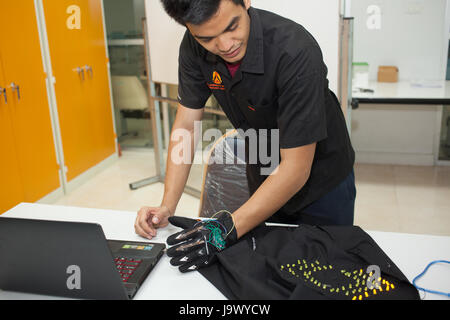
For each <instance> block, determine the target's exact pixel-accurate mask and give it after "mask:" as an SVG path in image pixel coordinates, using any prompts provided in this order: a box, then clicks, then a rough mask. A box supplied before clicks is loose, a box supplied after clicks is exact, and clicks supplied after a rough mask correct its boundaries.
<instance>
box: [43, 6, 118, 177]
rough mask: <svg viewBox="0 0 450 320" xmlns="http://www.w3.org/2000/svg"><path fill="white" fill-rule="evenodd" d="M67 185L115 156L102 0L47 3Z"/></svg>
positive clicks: (51, 55)
mask: <svg viewBox="0 0 450 320" xmlns="http://www.w3.org/2000/svg"><path fill="white" fill-rule="evenodd" d="M43 8H44V15H45V23H46V27H47V37H48V44H49V49H50V57H51V64H52V70H53V75H54V77H55V80H56V82H55V95H56V104H57V109H58V116H59V127H60V130H61V140H62V146H63V152H64V162H65V165H66V167H67V172H66V177H67V180H68V181H71V180H72V179H73V178H75V177H77V176H78V175H79V174H81V173H83V172H85V171H86V170H87V169H89V168H91V167H93V166H94V165H96V164H98V163H99V162H101V161H102V160H104V159H106V158H107V157H109V156H111V155H112V154H114V153H115V152H116V143H115V139H116V137H115V133H114V127H113V115H112V108H111V100H110V88H109V80H108V69H107V62H108V61H107V55H106V47H105V37H104V30H103V13H102V5H101V0H58V1H54V0H43Z"/></svg>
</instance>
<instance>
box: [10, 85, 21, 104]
mask: <svg viewBox="0 0 450 320" xmlns="http://www.w3.org/2000/svg"><path fill="white" fill-rule="evenodd" d="M11 89H12V91H17V99H18V100H20V87H19V85H16V84H15V83H14V82H11Z"/></svg>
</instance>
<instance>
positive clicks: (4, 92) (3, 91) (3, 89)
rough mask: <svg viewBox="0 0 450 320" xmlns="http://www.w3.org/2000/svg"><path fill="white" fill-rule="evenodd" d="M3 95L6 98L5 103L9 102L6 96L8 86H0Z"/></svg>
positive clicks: (0, 92)
mask: <svg viewBox="0 0 450 320" xmlns="http://www.w3.org/2000/svg"><path fill="white" fill-rule="evenodd" d="M1 94H2V95H3V98H4V99H5V104H8V100H7V98H6V88H2V87H0V95H1Z"/></svg>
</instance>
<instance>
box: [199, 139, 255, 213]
mask: <svg viewBox="0 0 450 320" xmlns="http://www.w3.org/2000/svg"><path fill="white" fill-rule="evenodd" d="M206 161H207V162H206V166H205V172H204V183H203V189H202V193H201V197H200V212H199V216H200V217H211V216H213V215H214V214H215V213H216V212H218V211H220V210H227V211H229V212H230V213H233V212H234V211H236V210H237V209H238V208H239V207H240V206H242V205H243V204H244V203H245V202H246V201H247V200H248V199H249V189H248V182H247V175H246V164H245V141H244V139H242V138H240V137H239V136H238V134H237V132H236V131H231V132H229V133H227V134H226V135H224V136H223V137H222V138H221V139H219V140H218V141H217V142H216V143H215V145H214V146H213V147H212V148H211V150H210V153H209V156H208V159H206Z"/></svg>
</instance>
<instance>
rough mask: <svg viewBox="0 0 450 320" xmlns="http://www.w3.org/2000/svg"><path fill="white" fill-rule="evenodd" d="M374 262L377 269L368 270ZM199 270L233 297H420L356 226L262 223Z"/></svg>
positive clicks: (340, 298) (351, 298)
mask: <svg viewBox="0 0 450 320" xmlns="http://www.w3.org/2000/svg"><path fill="white" fill-rule="evenodd" d="M374 265H375V266H378V267H379V270H380V273H379V274H378V273H377V274H375V273H374V272H375V271H374V272H372V273H369V272H368V270H367V269H368V267H369V266H374ZM199 272H200V273H201V274H202V275H203V276H204V277H205V278H206V279H208V280H209V281H210V282H211V283H212V284H213V285H214V286H215V287H217V289H219V290H220V291H221V292H222V293H223V294H224V295H225V296H226V297H227V298H228V299H232V300H237V299H251V300H256V299H261V300H272V299H273V300H284V299H302V300H303V299H320V300H322V299H332V300H335V299H336V300H369V299H383V300H384V299H419V294H418V291H417V289H416V288H415V287H414V286H413V285H412V284H410V282H409V281H408V279H407V278H406V277H405V276H404V275H403V273H402V272H401V271H400V270H399V268H398V267H397V266H396V265H395V264H394V263H393V262H392V260H391V259H390V258H389V257H388V256H387V255H386V254H385V253H384V252H383V251H382V250H381V248H380V247H379V246H378V245H377V244H376V243H375V241H374V240H373V239H372V238H371V237H370V236H369V235H368V234H367V233H366V232H364V231H363V230H362V229H361V228H359V227H356V226H349V227H342V226H328V227H322V226H321V227H319V226H309V225H301V226H299V227H298V228H286V227H266V226H260V227H258V228H256V229H254V230H253V231H251V232H250V233H248V234H247V235H245V236H244V237H243V238H242V239H241V240H240V241H239V242H238V243H237V244H235V245H234V246H232V247H230V248H227V249H226V250H224V251H222V252H220V253H219V254H218V261H217V262H216V263H214V264H213V265H211V266H210V267H208V268H204V269H201V270H199ZM376 276H378V278H376ZM368 282H370V285H369V286H368V285H367V284H368ZM374 286H376V287H374Z"/></svg>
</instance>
